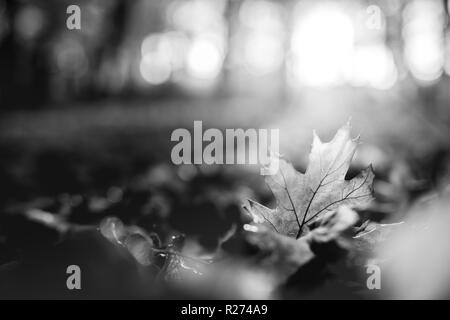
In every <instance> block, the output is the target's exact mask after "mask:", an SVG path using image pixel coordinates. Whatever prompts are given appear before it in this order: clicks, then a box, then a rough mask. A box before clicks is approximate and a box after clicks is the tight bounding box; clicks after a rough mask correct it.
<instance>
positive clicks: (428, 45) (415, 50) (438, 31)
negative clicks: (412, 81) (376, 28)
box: [403, 0, 445, 82]
mask: <svg viewBox="0 0 450 320" xmlns="http://www.w3.org/2000/svg"><path fill="white" fill-rule="evenodd" d="M403 18H404V21H405V24H404V26H403V38H404V42H405V47H404V56H405V61H406V64H407V65H408V67H409V69H410V71H411V73H412V75H413V76H414V77H415V78H416V79H418V80H420V81H426V82H427V81H434V80H437V79H438V78H439V77H440V76H441V74H442V72H443V70H442V69H443V67H444V63H445V57H444V50H445V48H444V41H443V40H444V39H443V36H442V34H443V28H444V22H445V18H444V7H443V5H442V3H441V1H438V0H426V1H425V0H415V1H412V2H410V3H409V4H408V6H407V7H406V8H405V10H404V12H403Z"/></svg>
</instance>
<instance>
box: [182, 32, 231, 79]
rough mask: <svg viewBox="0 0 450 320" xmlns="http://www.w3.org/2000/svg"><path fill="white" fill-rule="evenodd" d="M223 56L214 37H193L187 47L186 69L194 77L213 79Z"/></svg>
mask: <svg viewBox="0 0 450 320" xmlns="http://www.w3.org/2000/svg"><path fill="white" fill-rule="evenodd" d="M223 58H224V56H223V52H222V51H221V49H220V47H219V45H218V44H217V43H216V42H215V41H214V39H212V38H208V37H199V38H197V39H194V41H193V42H192V44H191V46H190V48H189V52H188V54H187V59H186V71H187V73H188V74H189V75H190V76H191V77H193V78H196V79H201V80H209V79H214V78H216V77H217V76H218V75H219V73H220V71H221V69H222V64H223Z"/></svg>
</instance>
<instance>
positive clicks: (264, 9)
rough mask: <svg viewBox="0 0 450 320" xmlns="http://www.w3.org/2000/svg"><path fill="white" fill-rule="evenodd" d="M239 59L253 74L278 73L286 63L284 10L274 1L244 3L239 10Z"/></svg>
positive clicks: (249, 0) (248, 1) (250, 0)
mask: <svg viewBox="0 0 450 320" xmlns="http://www.w3.org/2000/svg"><path fill="white" fill-rule="evenodd" d="M239 18H240V19H239V20H240V23H241V27H240V28H239V31H238V33H239V34H240V35H241V36H242V38H241V39H242V41H241V42H240V43H239V44H238V45H241V46H242V47H241V48H239V49H240V51H241V52H240V53H241V55H240V56H239V57H238V58H239V60H240V61H241V62H242V63H243V64H244V66H245V69H246V70H247V71H248V72H249V73H250V74H254V75H264V74H268V73H271V72H274V71H276V70H279V69H280V67H281V66H282V64H283V60H284V37H285V30H284V29H285V26H284V23H283V7H282V6H281V5H280V4H278V3H275V2H272V1H263V0H260V1H255V0H247V1H244V2H243V4H242V5H241V8H240V10H239Z"/></svg>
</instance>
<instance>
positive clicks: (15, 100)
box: [0, 0, 450, 261]
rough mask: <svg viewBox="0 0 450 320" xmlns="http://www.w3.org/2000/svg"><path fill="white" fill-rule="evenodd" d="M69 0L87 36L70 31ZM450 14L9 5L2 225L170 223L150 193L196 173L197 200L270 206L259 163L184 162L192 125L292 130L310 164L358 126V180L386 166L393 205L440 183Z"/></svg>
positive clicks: (324, 5)
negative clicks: (180, 148) (135, 215)
mask: <svg viewBox="0 0 450 320" xmlns="http://www.w3.org/2000/svg"><path fill="white" fill-rule="evenodd" d="M71 4H76V5H78V6H79V7H80V9H81V29H80V30H68V28H67V27H66V19H67V18H68V17H69V15H68V14H67V13H66V8H67V7H68V6H69V5H71ZM449 11H450V4H449V2H448V1H447V0H370V1H365V0H338V1H323V0H314V1H312V0H280V1H269V0H175V1H172V0H135V1H126V0H86V1H81V0H78V1H75V2H74V1H66V0H57V1H56V0H29V1H27V0H0V152H1V153H2V155H1V156H0V208H1V211H2V213H0V214H3V213H4V214H5V215H6V213H7V212H12V211H20V210H24V209H23V206H24V204H26V205H25V206H26V207H30V206H31V207H39V208H45V209H46V210H49V211H52V212H62V211H64V210H63V209H61V208H63V207H64V208H66V207H67V203H69V207H70V208H72V209H73V208H83V209H77V210H78V211H76V212H78V213H77V214H78V216H76V218H75V220H76V221H77V222H78V223H86V224H87V223H92V222H96V221H98V220H99V217H100V216H95V217H92V216H89V217H85V213H86V212H91V211H94V212H99V211H101V212H103V211H102V210H103V209H104V208H105V207H108V208H109V207H110V206H112V205H115V203H117V202H118V201H122V199H124V198H126V197H127V196H129V197H131V199H133V200H132V201H131V200H130V201H131V202H130V203H132V204H130V205H129V206H128V207H127V206H125V207H121V209H120V210H122V211H120V214H118V215H119V216H122V218H125V220H126V219H128V220H130V219H131V218H130V217H129V216H127V214H128V213H129V211H130V210H137V211H139V212H141V211H142V212H144V211H145V212H146V214H147V213H148V212H150V213H148V214H149V215H152V214H153V213H151V212H154V211H152V210H157V211H158V212H159V213H158V214H160V215H163V216H164V214H165V213H164V212H166V211H167V212H172V211H171V210H169V209H165V208H166V206H167V203H166V202H164V201H162V203H163V204H161V201H159V200H160V199H159V198H157V200H154V198H152V200H151V201H150V202H151V205H150V206H145V205H147V204H148V202H147V200H148V199H147V198H146V196H147V195H145V194H144V195H142V194H141V193H139V192H140V191H139V192H138V191H136V190H141V189H140V188H142V189H145V188H147V186H148V185H149V184H150V185H152V184H154V183H160V182H161V181H163V182H164V183H166V182H170V184H174V181H178V180H179V181H182V182H183V183H190V182H191V181H192V179H194V178H193V177H201V179H200V178H199V179H197V180H195V181H196V182H195V188H194V187H192V185H190V184H188V185H189V187H187V189H188V190H189V192H190V191H192V190H194V189H195V192H197V193H199V194H205V193H206V191H205V189H208V190H209V191H210V190H211V189H210V186H211V185H214V186H216V187H217V188H218V190H223V189H226V190H228V191H229V193H230V194H232V195H233V196H234V195H235V194H237V196H236V197H237V198H239V199H240V198H245V197H247V196H250V197H253V198H256V199H262V200H261V201H262V202H264V203H266V204H267V203H270V201H271V195H270V192H269V191H268V189H267V188H266V187H265V186H264V182H263V179H262V178H261V177H259V176H258V174H257V172H258V171H257V170H258V168H237V167H236V166H233V167H228V166H223V167H221V168H214V167H207V168H206V167H199V168H191V167H184V166H182V167H173V166H172V165H171V161H170V150H171V148H172V146H173V143H171V142H170V133H171V132H172V130H173V129H175V128H180V127H183V128H188V129H192V126H193V121H194V120H202V121H203V123H204V127H214V128H222V129H223V128H278V129H280V139H281V141H280V152H281V153H282V154H283V155H285V156H286V158H288V159H290V160H291V161H292V162H294V164H295V165H296V166H297V167H299V168H300V169H302V168H303V169H304V168H305V166H306V164H307V163H306V160H307V156H308V153H309V150H310V143H311V141H312V130H313V129H315V130H316V131H317V133H318V135H319V136H320V137H322V138H323V140H328V139H329V138H331V137H332V136H333V134H334V133H335V132H336V130H337V129H338V128H339V127H341V126H342V125H343V124H344V123H346V122H347V121H348V120H349V119H351V122H352V125H353V132H354V134H355V136H356V135H358V134H360V135H361V137H362V142H363V143H362V145H361V146H360V148H359V149H358V153H357V155H356V160H355V161H354V168H353V169H354V170H355V171H354V172H356V170H357V169H360V168H362V167H365V166H367V165H368V164H370V163H372V164H373V165H374V168H375V171H376V174H377V181H376V185H377V186H379V189H377V190H378V192H379V193H380V194H381V195H380V198H383V197H384V198H389V197H394V196H395V197H397V198H396V200H398V199H399V197H400V196H399V195H401V196H402V197H411V195H415V194H416V193H423V192H425V191H429V190H432V189H433V188H438V187H439V186H441V185H443V184H445V183H447V182H446V181H447V180H446V179H447V178H448V177H449V176H448V169H449V168H450V167H449V163H450V161H449V160H450V152H449V151H450V141H449V133H450V132H449V131H450V105H449V103H450V78H449V76H450V24H449ZM353 169H352V170H353ZM241 171H244V172H243V173H242V172H241ZM224 172H225V173H224ZM209 178H210V180H208V179H209ZM143 181H144V182H143ZM155 181H156V182H155ZM163 182H161V183H163ZM218 185H219V186H218ZM205 186H208V188H206V187H205ZM129 188H131V189H133V192H131V195H130V193H127V192H128V191H127V190H128V189H129ZM174 188H175V189H176V188H178V185H177V186H175V187H174ZM145 190H149V189H145ZM177 190H178V189H177ZM182 190H184V191H183V192H186V193H189V192H187V191H186V190H185V189H182ZM393 190H394V191H393ZM192 192H194V191H192ZM99 197H100V198H99ZM139 197H143V198H142V199H141V198H139ZM212 197H213V198H214V199H215V200H214V201H217V197H218V195H217V194H214V195H213V196H212ZM221 197H222V198H223V193H221ZM55 199H56V200H55ZM99 199H100V200H99ZM102 199H103V200H104V199H106V200H107V201H106V204H105V202H102ZM136 199H137V200H136ZM158 199H159V200H158ZM233 199H234V200H233V201H235V200H236V199H235V198H233ZM402 199H403V198H402ZM408 199H409V198H408ZM133 201H134V202H133ZM139 201H141V202H139ZM152 201H153V202H152ZM155 201H156V202H155ZM158 201H159V202H158ZM227 201H228V200H226V201H225V200H224V202H225V203H227V204H226V205H224V209H223V210H224V212H225V211H226V212H228V211H229V210H231V209H230V207H229V206H228V202H227ZM30 202H32V203H33V204H32V205H30V204H29V203H30ZM235 202H236V203H235V204H236V205H237V203H238V202H237V201H235ZM55 203H56V204H55ZM155 203H156V204H155ZM170 203H171V202H170V201H169V207H170ZM175 203H176V201H175ZM144 204H145V205H144ZM65 206H66V207H65ZM102 206H103V207H102ZM99 208H100V209H99ZM130 208H131V209H130ZM143 208H144V209H143ZM149 208H150V209H149ZM155 208H157V209H155ZM161 208H162V209H161ZM202 208H203V207H202ZM232 208H234V209H236V208H235V207H232ZM191 209H192V208H191ZM197 209H198V208H197ZM197 209H196V210H197ZM203 209H204V208H203ZM203 209H202V210H203ZM234 209H233V210H234ZM73 210H75V209H73ZM83 210H84V211H83ZM96 210H97V211H96ZM164 210H166V211H164ZM192 210H193V211H195V210H194V209H192ZM205 210H206V209H205ZM208 210H209V209H208ZM220 210H222V209H220ZM175 211H176V210H175ZM206 211H207V210H206ZM79 212H84V213H79ZM114 212H115V213H116V214H117V212H116V211H114ZM127 212H128V213H127ZM161 212H162V213H161ZM102 214H103V213H102ZM221 214H222V213H221ZM103 215H106V213H104V214H103ZM129 215H132V214H131V213H129ZM175 215H176V214H175ZM127 217H128V218H127ZM159 218H161V216H159ZM152 219H153V218H152ZM177 219H178V218H177ZM177 219H174V221H172V223H173V225H175V227H176V228H178V229H181V230H182V231H184V232H188V233H189V232H194V233H196V232H200V231H196V230H195V228H196V227H195V226H191V227H186V225H187V223H188V222H186V221H185V220H183V219H181V218H180V219H181V220H180V221H181V222H180V221H178V220H177ZM184 219H186V218H184ZM208 219H209V220H208ZM208 219H207V221H206V222H205V225H208V226H210V224H211V223H213V222H211V219H210V218H208ZM221 219H222V218H221ZM223 219H225V218H223ZM225 220H226V219H225ZM394 220H395V219H394ZM152 221H153V220H152ZM152 223H153V222H152ZM4 225H5V224H4ZM219 225H220V224H219ZM227 226H228V225H227ZM226 228H227V227H220V226H218V227H217V230H218V231H217V234H220V233H222V232H223V230H222V229H224V230H225V229H226ZM5 229H6V228H5ZM213 229H214V228H213ZM193 230H194V231H193ZM214 230H215V229H214ZM0 231H1V228H0ZM212 232H213V233H214V232H215V231H212ZM6 233H7V232H5V231H3V236H2V237H0V240H1V241H0V244H1V243H2V241H3V243H6V244H5V247H7V248H10V247H11V246H10V245H8V239H9V238H8V235H5V234H6ZM217 234H214V235H210V234H208V235H207V236H206V237H207V238H208V237H209V238H208V239H210V238H214V239H215V238H217ZM0 235H1V232H0ZM2 239H3V240H2ZM215 241H216V240H215ZM216 242H217V241H216ZM216 242H214V241H213V244H212V245H211V242H208V241H206V242H205V243H208V245H209V246H210V247H214V246H215V245H216V244H217V243H216ZM208 245H206V246H208ZM12 247H14V248H15V246H12ZM10 251H11V250H10ZM11 252H13V253H11V254H8V255H7V254H5V255H4V257H7V256H14V252H15V251H14V250H12V251H11ZM4 260H5V261H6V260H7V258H4Z"/></svg>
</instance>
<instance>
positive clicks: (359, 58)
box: [349, 44, 398, 89]
mask: <svg viewBox="0 0 450 320" xmlns="http://www.w3.org/2000/svg"><path fill="white" fill-rule="evenodd" d="M350 63H351V65H350V66H349V71H350V72H351V75H350V82H351V83H352V84H353V85H356V86H371V87H374V88H376V89H389V88H391V87H392V86H393V85H394V84H395V83H396V81H397V76H398V74H397V68H396V66H395V63H394V58H393V55H392V52H391V50H390V49H389V48H387V47H386V46H385V45H383V44H373V45H366V46H361V47H357V48H355V52H354V56H353V58H352V59H351V62H350Z"/></svg>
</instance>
